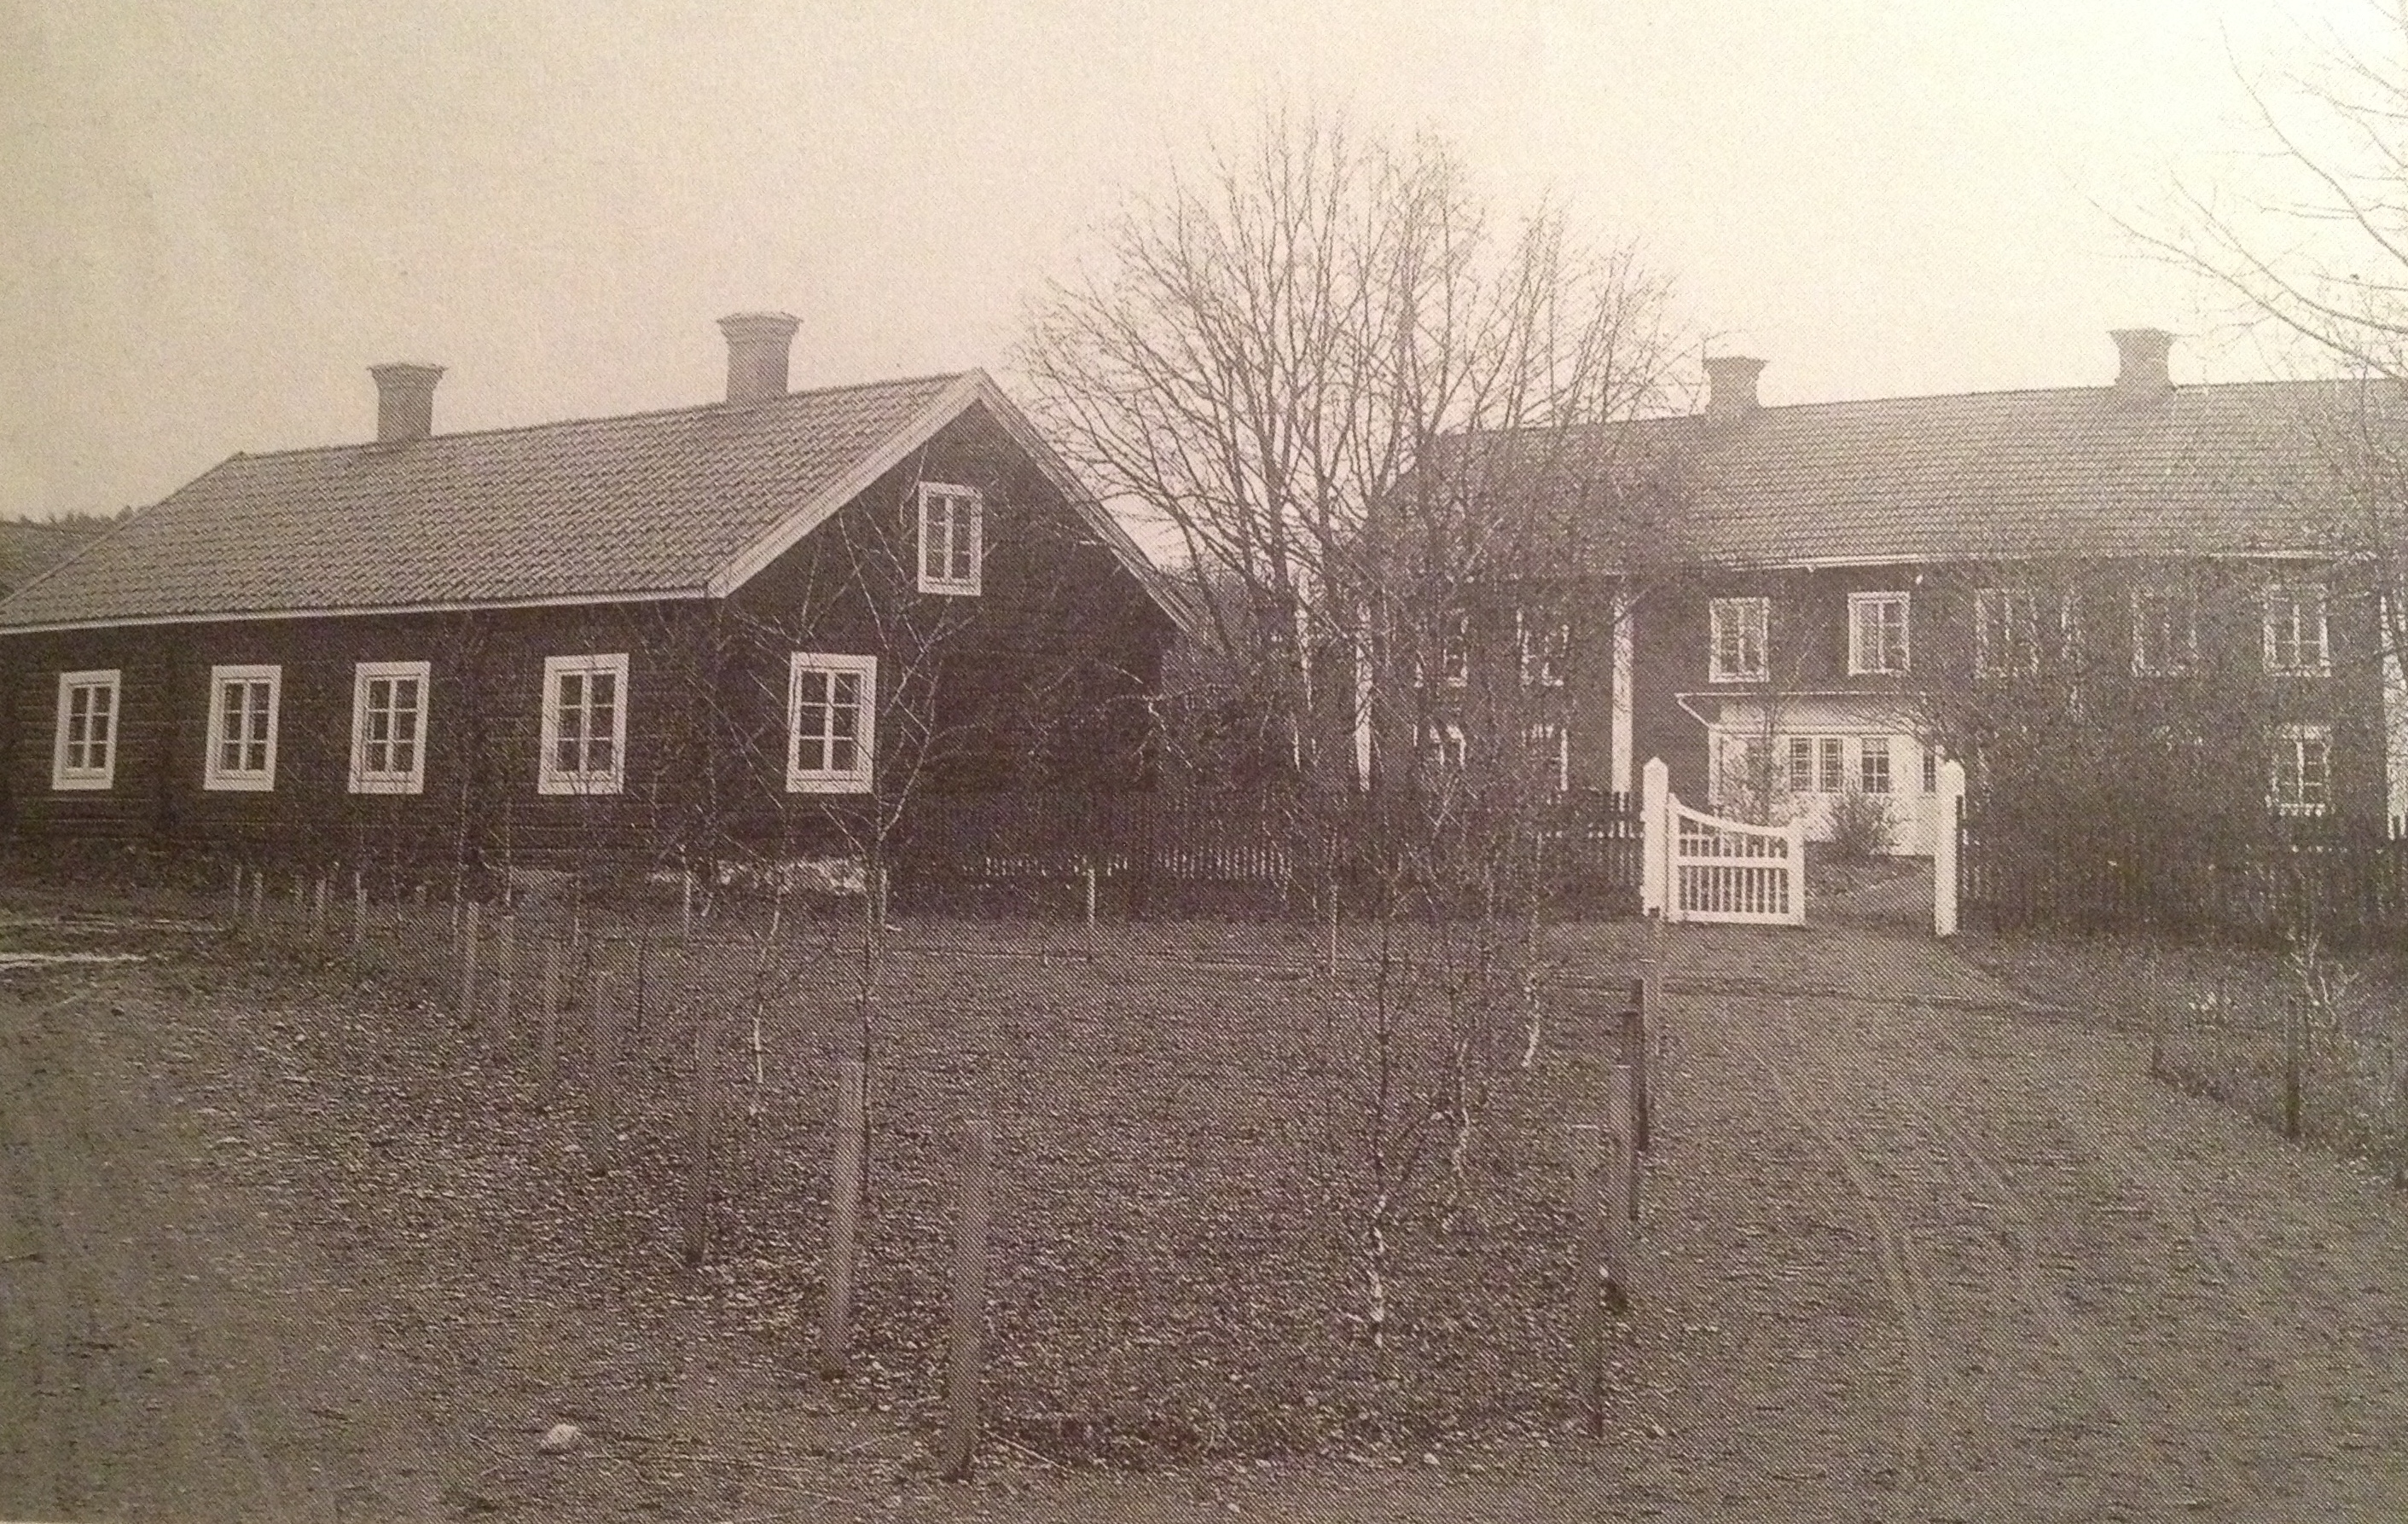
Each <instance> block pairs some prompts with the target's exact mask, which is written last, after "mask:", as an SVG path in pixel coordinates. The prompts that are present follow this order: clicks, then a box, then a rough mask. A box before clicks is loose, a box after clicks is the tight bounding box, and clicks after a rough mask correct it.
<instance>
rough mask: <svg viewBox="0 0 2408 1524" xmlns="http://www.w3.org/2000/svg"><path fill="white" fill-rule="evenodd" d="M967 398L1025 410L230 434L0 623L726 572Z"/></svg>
mask: <svg viewBox="0 0 2408 1524" xmlns="http://www.w3.org/2000/svg"><path fill="white" fill-rule="evenodd" d="M974 403H984V404H986V405H987V406H988V407H989V408H990V410H991V411H994V412H996V414H997V415H998V416H999V420H1000V421H1002V422H1003V423H1004V425H1005V426H1006V427H1007V428H1008V429H1010V430H1011V431H1012V432H1014V433H1015V434H1019V433H1021V432H1022V430H1023V429H1024V428H1025V424H1024V423H1023V421H1022V420H1020V418H1019V417H1018V410H1017V409H1016V408H1014V407H1013V406H1012V405H1011V403H1010V402H1008V401H1006V400H1005V399H1004V398H1003V397H1002V395H1001V394H1000V393H999V392H996V389H995V386H994V383H993V382H992V381H990V380H988V379H987V377H985V376H984V375H983V374H982V373H981V372H977V371H969V372H965V373H962V374H960V375H955V376H933V377H923V378H919V379H913V380H902V381H888V382H882V383H878V384H874V385H867V386H850V387H839V388H833V389H830V390H826V391H819V392H796V393H792V394H790V395H787V396H784V397H781V398H777V399H774V400H771V401H767V402H760V403H753V404H748V405H742V406H724V405H722V406H704V407H693V408H686V409H682V410H680V411H675V412H662V413H645V414H638V415H635V416H633V417H626V418H609V419H596V420H584V421H576V422H565V423H550V424H543V425H538V426H537V427H533V428H520V429H502V430H495V431H490V432H486V433H475V434H436V435H434V436H433V437H431V438H425V439H420V440H414V441H409V442H407V443H399V444H370V445H345V446H337V447H334V448H331V449H306V450H294V451H289V452H284V453H279V454H274V455H236V456H235V457H234V458H233V459H232V460H229V461H227V462H225V463H223V464H222V465H220V466H218V467H217V468H216V469H214V470H212V471H209V472H208V473H207V474H206V475H204V476H202V477H199V478H197V479H196V480H194V481H193V482H191V483H189V484H187V485H186V486H184V487H183V488H181V489H180V490H179V491H177V492H175V493H174V494H173V495H172V496H170V497H168V498H167V499H166V500H165V501H164V502H162V503H160V504H159V505H157V506H154V507H151V508H149V509H146V510H145V511H143V512H141V513H139V514H136V516H134V517H133V518H132V519H131V520H128V521H127V522H126V523H125V524H123V525H122V527H120V528H119V529H118V530H117V531H116V532H115V533H113V534H108V535H107V536H106V537H104V538H102V539H100V540H99V541H97V542H95V543H94V544H93V545H92V546H90V547H89V548H87V549H85V550H84V552H83V553H82V554H80V555H79V556H77V557H75V558H74V559H73V560H71V561H69V562H68V563H65V565H63V566H60V567H58V568H56V569H54V570H53V571H52V572H51V573H50V575H48V576H46V577H40V578H37V579H36V580H35V581H32V582H30V583H28V584H27V585H25V586H24V587H22V588H20V589H18V590H17V591H15V592H14V593H13V594H11V595H10V596H9V597H7V599H5V600H0V629H10V628H20V629H22V628H25V627H29V626H36V627H38V626H48V625H58V624H83V623H112V622H135V621H141V620H165V619H193V618H203V619H206V618H235V617H240V616H243V615H248V614H294V613H305V612H317V611H343V612H358V611H367V610H377V609H407V608H425V607H461V606H475V605H512V604H534V603H546V602H604V601H611V600H616V599H622V598H625V599H634V598H644V597H664V596H681V595H686V596H691V595H697V594H704V593H711V594H718V593H724V592H726V591H729V590H730V588H731V587H732V586H734V585H736V584H738V583H740V582H741V581H742V580H743V579H744V578H745V577H748V576H750V575H751V574H752V573H753V572H754V571H757V570H758V569H759V568H760V566H761V565H763V564H766V563H767V561H768V560H769V559H770V558H771V557H773V556H774V555H775V554H776V553H777V552H778V551H780V550H782V549H783V548H785V546H787V545H790V544H792V543H793V541H794V539H795V538H797V537H799V536H800V534H805V533H808V532H809V530H810V528H812V527H813V526H815V525H816V524H817V523H818V522H820V521H821V520H824V519H825V518H826V517H827V516H828V515H829V514H831V513H833V512H834V511H835V510H836V509H837V508H838V507H840V506H842V505H843V503H844V502H846V501H849V500H850V499H851V498H852V497H853V496H854V495H855V494H857V493H858V492H859V491H861V490H862V489H863V488H865V487H867V485H869V482H870V481H871V480H873V479H874V478H875V477H876V476H877V475H878V474H880V473H881V472H882V471H884V470H885V469H887V468H888V467H889V466H891V465H892V464H893V463H895V462H896V461H897V460H899V459H901V458H902V456H903V454H904V453H906V452H907V451H909V450H910V449H913V448H915V447H916V446H917V445H919V444H920V443H922V442H924V441H925V439H926V438H927V437H928V436H929V435H931V434H934V433H936V431H937V430H938V429H939V428H941V427H943V426H944V424H946V423H947V422H950V421H951V420H953V418H954V417H957V416H958V415H959V414H960V413H961V412H962V411H963V410H965V409H966V408H968V406H971V405H972V404H974ZM1066 485H1068V484H1066ZM1069 491H1071V495H1072V501H1073V502H1074V504H1076V505H1077V506H1079V507H1080V508H1081V510H1082V512H1085V513H1087V514H1088V515H1089V517H1090V518H1091V519H1096V520H1098V521H1097V525H1096V527H1097V529H1099V530H1100V531H1102V532H1103V533H1104V534H1106V535H1107V536H1108V537H1110V538H1111V540H1112V542H1113V544H1114V546H1115V548H1117V549H1119V550H1120V551H1121V552H1122V554H1123V557H1124V559H1125V560H1126V559H1127V558H1129V557H1131V556H1134V557H1135V558H1136V560H1137V562H1138V563H1142V562H1143V559H1144V558H1143V555H1142V553H1141V552H1139V551H1138V550H1137V548H1136V547H1135V546H1134V545H1133V544H1131V543H1129V541H1128V539H1127V536H1126V534H1125V533H1122V532H1121V531H1120V530H1119V527H1118V525H1117V524H1115V523H1113V522H1111V516H1110V515H1109V514H1108V513H1105V512H1104V510H1103V509H1102V508H1101V507H1100V506H1098V505H1096V504H1095V503H1094V502H1093V501H1092V499H1087V498H1085V496H1084V494H1082V493H1080V492H1078V491H1076V489H1075V487H1074V486H1073V487H1070V488H1069ZM1132 569H1133V570H1138V571H1140V575H1141V576H1142V575H1145V572H1146V571H1147V570H1149V569H1148V568H1143V567H1142V566H1141V565H1140V566H1133V568H1132Z"/></svg>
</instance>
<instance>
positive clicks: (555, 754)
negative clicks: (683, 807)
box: [536, 651, 627, 794]
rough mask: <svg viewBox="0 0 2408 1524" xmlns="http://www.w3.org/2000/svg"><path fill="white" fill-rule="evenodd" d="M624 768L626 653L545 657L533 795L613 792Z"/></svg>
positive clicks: (621, 785) (623, 782) (622, 780)
mask: <svg viewBox="0 0 2408 1524" xmlns="http://www.w3.org/2000/svg"><path fill="white" fill-rule="evenodd" d="M626 766H627V654H626V652H624V651H618V652H613V653H610V654H608V655H589V656H547V657H545V658H544V660H543V734H542V750H541V754H540V756H539V758H538V768H537V773H536V791H537V792H538V793H545V794H609V793H617V792H619V791H620V790H622V789H623V788H624V787H625V785H626Z"/></svg>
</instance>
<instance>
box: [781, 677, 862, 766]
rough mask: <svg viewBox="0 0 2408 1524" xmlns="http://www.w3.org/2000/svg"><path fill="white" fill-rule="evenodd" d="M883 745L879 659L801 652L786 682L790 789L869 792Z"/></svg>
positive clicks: (787, 754)
mask: <svg viewBox="0 0 2408 1524" xmlns="http://www.w3.org/2000/svg"><path fill="white" fill-rule="evenodd" d="M877 746H878V658H876V657H874V656H823V655H820V654H818V653H816V652H812V651H796V652H795V653H794V656H793V657H792V658H791V659H790V661H789V662H788V672H787V678H786V791H787V792H788V793H867V791H868V790H869V786H870V768H871V764H872V762H874V761H875V759H876V756H877Z"/></svg>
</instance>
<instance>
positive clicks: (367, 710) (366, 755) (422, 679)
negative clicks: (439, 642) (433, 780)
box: [351, 662, 427, 793]
mask: <svg viewBox="0 0 2408 1524" xmlns="http://www.w3.org/2000/svg"><path fill="white" fill-rule="evenodd" d="M426 683H427V664H426V663H425V662H359V663H357V664H356V665H355V666H353V667H352V669H351V792H353V793H418V792H420V791H421V790H423V789H424V788H425V786H426Z"/></svg>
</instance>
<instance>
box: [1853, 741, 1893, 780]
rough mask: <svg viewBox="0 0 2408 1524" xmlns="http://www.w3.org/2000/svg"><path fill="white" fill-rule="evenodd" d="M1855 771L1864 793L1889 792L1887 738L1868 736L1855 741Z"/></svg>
mask: <svg viewBox="0 0 2408 1524" xmlns="http://www.w3.org/2000/svg"><path fill="white" fill-rule="evenodd" d="M1856 771H1857V775H1858V777H1859V779H1860V780H1861V781H1860V784H1859V786H1860V787H1861V788H1862V789H1863V790H1864V791H1865V792H1867V793H1887V792H1889V791H1890V777H1889V737H1888V736H1886V735H1868V736H1865V737H1863V738H1862V739H1860V740H1858V741H1857V743H1856Z"/></svg>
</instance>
